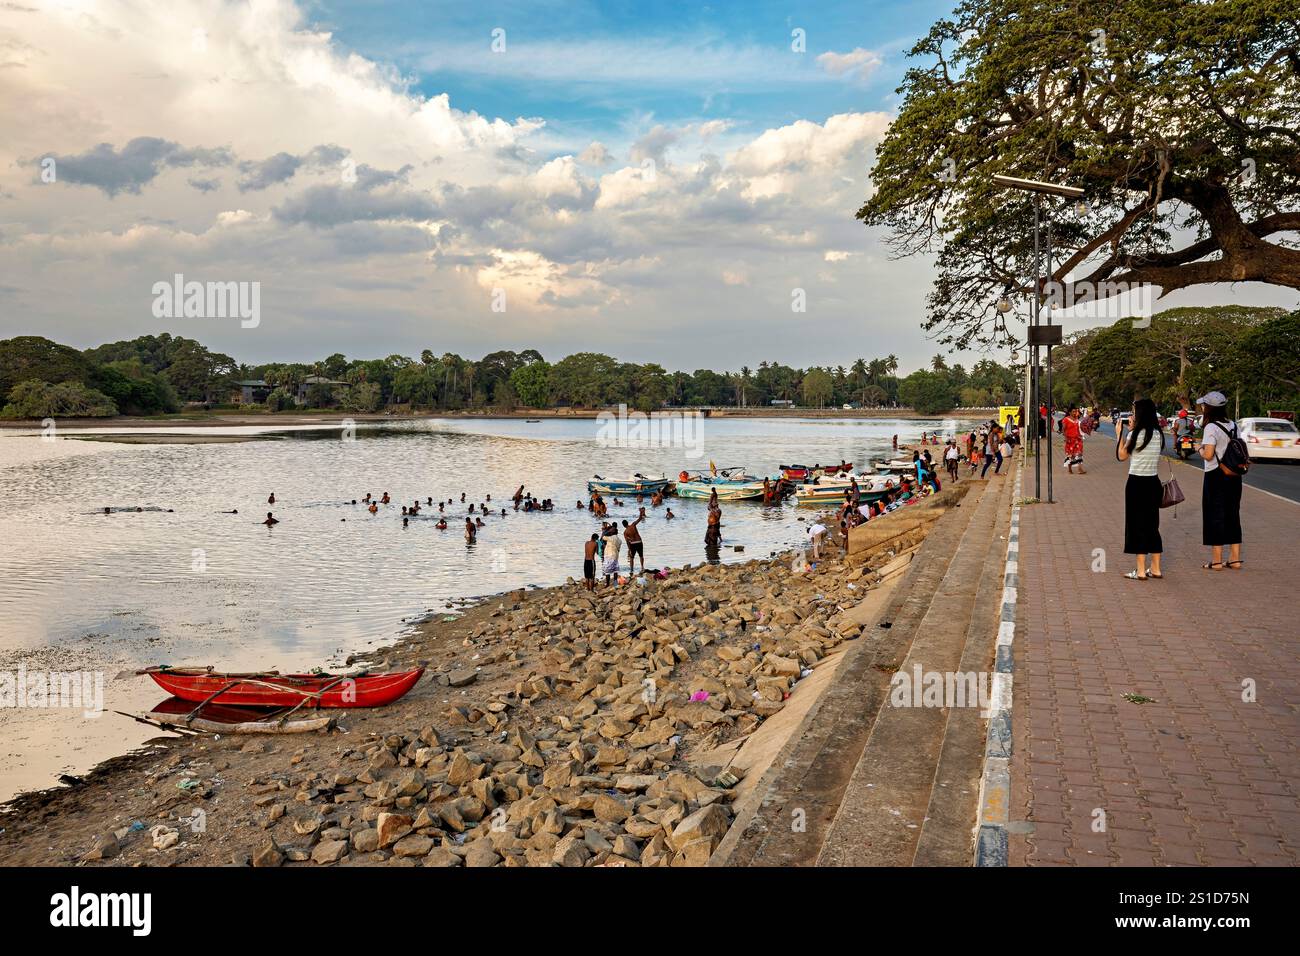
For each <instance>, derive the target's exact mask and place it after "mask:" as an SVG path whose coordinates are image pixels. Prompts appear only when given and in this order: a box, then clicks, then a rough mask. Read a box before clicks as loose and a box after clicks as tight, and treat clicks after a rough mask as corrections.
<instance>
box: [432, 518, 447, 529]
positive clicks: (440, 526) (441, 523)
mask: <svg viewBox="0 0 1300 956" xmlns="http://www.w3.org/2000/svg"><path fill="white" fill-rule="evenodd" d="M434 527H435V528H437V529H438V530H439V531H446V530H447V519H446V518H439V519H438V523H437V524H436V525H434Z"/></svg>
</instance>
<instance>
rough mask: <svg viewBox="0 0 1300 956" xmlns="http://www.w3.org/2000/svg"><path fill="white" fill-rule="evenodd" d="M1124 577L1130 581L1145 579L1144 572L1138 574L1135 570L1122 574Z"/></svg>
mask: <svg viewBox="0 0 1300 956" xmlns="http://www.w3.org/2000/svg"><path fill="white" fill-rule="evenodd" d="M1124 577H1126V578H1128V579H1129V580H1130V581H1145V580H1146V579H1147V576H1146V575H1145V574H1138V573H1137V572H1136V571H1130V572H1129V573H1128V574H1126V575H1124Z"/></svg>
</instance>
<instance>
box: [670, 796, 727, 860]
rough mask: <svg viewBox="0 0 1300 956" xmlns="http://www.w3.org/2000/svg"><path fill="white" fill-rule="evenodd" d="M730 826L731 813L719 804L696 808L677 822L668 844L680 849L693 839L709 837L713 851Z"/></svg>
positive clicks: (710, 849)
mask: <svg viewBox="0 0 1300 956" xmlns="http://www.w3.org/2000/svg"><path fill="white" fill-rule="evenodd" d="M729 826H731V817H730V814H728V813H727V811H726V810H725V809H724V808H723V807H722V806H720V805H719V804H716V803H712V804H709V806H707V807H702V808H701V809H699V810H696V811H695V812H694V813H692V814H691V815H690V816H689V817H687V818H686V819H684V820H682V822H681V823H679V824H677V826H676V827H674V828H673V833H672V836H670V837H669V838H668V844H669V846H671V847H672V848H673V849H674V850H678V851H680V850H682V849H684V848H685V846H686V844H688V843H690V842H691V841H693V840H700V839H707V840H709V841H710V845H709V852H710V853H712V852H713V848H714V847H716V846H717V845H718V843H719V842H721V840H722V838H723V836H724V835H726V832H727V828H728V827H729ZM697 852H698V851H697Z"/></svg>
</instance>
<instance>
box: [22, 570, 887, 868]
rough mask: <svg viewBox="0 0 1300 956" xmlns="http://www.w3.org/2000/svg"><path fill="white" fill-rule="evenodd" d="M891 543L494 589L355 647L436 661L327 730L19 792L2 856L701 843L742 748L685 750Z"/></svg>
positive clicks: (823, 621)
mask: <svg viewBox="0 0 1300 956" xmlns="http://www.w3.org/2000/svg"><path fill="white" fill-rule="evenodd" d="M891 556H892V552H885V553H882V554H879V555H872V556H870V557H867V558H866V560H865V561H863V560H861V556H858V557H857V559H856V560H857V564H856V566H854V567H849V566H848V565H847V564H845V563H844V562H843V561H842V560H841V559H840V558H836V557H832V558H828V559H826V560H823V561H822V562H819V563H817V565H816V566H815V567H814V566H806V565H805V562H804V561H803V560H802V557H801V556H798V555H785V556H782V557H779V558H773V559H768V560H759V561H752V562H748V563H746V564H737V565H722V566H715V565H702V566H698V567H693V568H687V569H682V570H675V571H671V572H669V573H668V576H667V578H666V579H660V580H656V579H655V578H654V576H653V575H651V576H648V577H642V578H637V579H634V580H633V581H632V582H631V583H629V584H628V585H626V586H623V587H619V588H611V589H602V590H598V591H596V592H594V593H589V592H587V591H585V590H584V589H582V588H581V586H580V585H579V584H577V583H574V582H572V581H570V582H569V583H568V584H566V585H564V586H561V587H557V588H551V589H546V590H537V591H523V590H520V591H515V592H510V593H509V594H506V595H503V596H500V597H498V598H494V599H491V600H489V601H487V602H485V603H483V604H480V605H479V606H477V607H475V608H473V609H472V610H470V611H469V612H467V613H466V614H464V615H463V616H459V617H446V618H437V619H435V620H431V621H428V622H426V623H425V624H423V625H422V626H421V627H420V628H419V630H418V632H417V633H415V634H414V635H412V636H411V637H409V638H407V639H405V640H403V641H402V642H401V643H399V644H398V645H395V646H394V647H392V648H389V649H387V650H384V651H380V652H377V653H376V654H375V655H373V660H371V661H366V662H358V663H368V664H372V665H373V666H374V667H375V669H379V668H381V667H394V668H398V667H403V666H407V665H410V664H413V663H414V662H416V661H420V662H424V663H426V664H427V666H428V673H427V674H426V676H425V678H424V679H423V680H422V681H421V682H420V684H419V685H417V687H416V688H415V689H414V690H413V691H412V692H411V693H410V694H408V695H407V696H406V697H405V698H403V699H402V700H401V701H398V702H397V703H396V704H394V705H391V706H389V707H386V708H382V709H377V710H356V711H348V712H340V719H339V722H338V723H339V727H338V729H337V730H335V731H332V732H330V733H327V734H311V735H304V736H303V737H299V736H292V737H286V736H274V737H263V736H258V737H234V736H227V737H214V736H213V735H202V736H195V737H186V738H179V739H178V738H175V737H166V738H159V739H158V740H155V741H152V742H151V743H150V746H149V747H148V748H147V749H145V750H143V751H142V752H139V753H136V754H132V755H129V756H126V757H123V758H119V759H117V760H114V761H110V762H108V763H107V764H105V765H102V766H101V767H100V768H97V769H96V771H95V772H94V773H92V774H89V775H87V776H86V777H85V778H83V779H82V780H81V781H79V782H77V783H75V785H73V786H70V787H64V788H58V789H55V790H49V791H43V792H41V793H35V794H27V795H24V796H23V797H20V798H18V799H17V800H15V801H13V802H12V803H11V804H9V805H7V806H6V808H5V809H6V811H7V812H6V814H5V817H4V819H3V826H4V830H3V832H2V833H0V861H3V862H6V863H9V864H20V865H59V864H64V865H78V864H79V865H90V864H98V865H105V864H107V865H128V866H130V865H162V866H168V865H177V864H207V865H220V864H236V865H247V864H251V865H253V866H279V865H291V866H292V865H308V866H310V865H367V864H386V865H397V866H413V865H423V866H462V865H464V866H495V865H504V866H551V865H560V866H697V865H703V864H704V863H706V862H707V860H708V858H709V856H710V854H711V853H712V852H713V850H714V848H715V847H716V846H717V844H718V842H719V841H720V840H721V839H722V837H723V836H724V835H725V833H726V832H727V829H728V827H729V826H730V825H731V822H732V806H731V804H732V798H733V796H734V791H733V789H732V788H733V787H735V785H736V783H737V775H738V774H739V773H740V771H739V770H729V769H728V768H727V767H725V766H713V767H709V766H700V765H699V764H698V763H693V762H692V761H691V759H690V758H691V757H692V755H698V754H703V753H710V752H714V751H716V750H717V749H718V748H719V747H720V746H721V745H724V744H727V743H732V742H735V741H738V740H741V739H744V738H746V737H748V736H749V735H751V734H752V733H754V731H755V730H756V729H757V728H758V727H759V726H760V725H761V724H762V723H763V722H764V721H765V720H766V719H767V718H769V717H771V716H772V715H773V714H776V713H777V712H779V711H780V710H781V709H782V708H783V707H784V706H785V704H786V702H787V700H788V698H789V696H790V694H791V692H792V690H793V689H794V688H795V687H796V686H797V685H798V683H799V682H800V681H801V680H804V679H806V678H807V677H809V676H810V675H811V674H812V671H813V669H815V668H817V667H819V666H821V665H822V664H824V663H826V662H828V660H829V658H830V657H831V656H832V655H834V654H836V653H837V651H838V650H839V649H840V648H841V645H842V643H843V642H845V641H849V640H853V639H855V638H856V637H857V636H858V634H859V631H860V628H861V625H859V624H857V623H855V622H854V621H853V620H852V619H851V618H850V616H849V615H846V614H845V613H844V612H845V610H846V609H849V608H852V607H854V606H855V605H857V604H858V603H859V602H860V601H861V600H862V599H863V597H865V595H866V594H867V592H868V591H869V590H870V589H871V588H872V587H873V584H874V582H875V580H876V574H875V572H874V571H873V570H872V569H873V568H874V567H878V566H880V565H881V564H883V563H885V562H887V561H888V560H889V559H890V557H891ZM110 701H111V695H110ZM114 719H118V718H114ZM304 737H306V738H309V739H304Z"/></svg>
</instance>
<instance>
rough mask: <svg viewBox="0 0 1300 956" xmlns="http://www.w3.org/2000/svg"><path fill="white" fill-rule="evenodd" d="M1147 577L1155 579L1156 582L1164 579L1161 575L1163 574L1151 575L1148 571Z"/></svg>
mask: <svg viewBox="0 0 1300 956" xmlns="http://www.w3.org/2000/svg"><path fill="white" fill-rule="evenodd" d="M1147 577H1149V578H1155V579H1156V580H1157V581H1159V580H1161V579H1162V578H1164V575H1163V574H1152V573H1151V572H1150V571H1148V572H1147Z"/></svg>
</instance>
